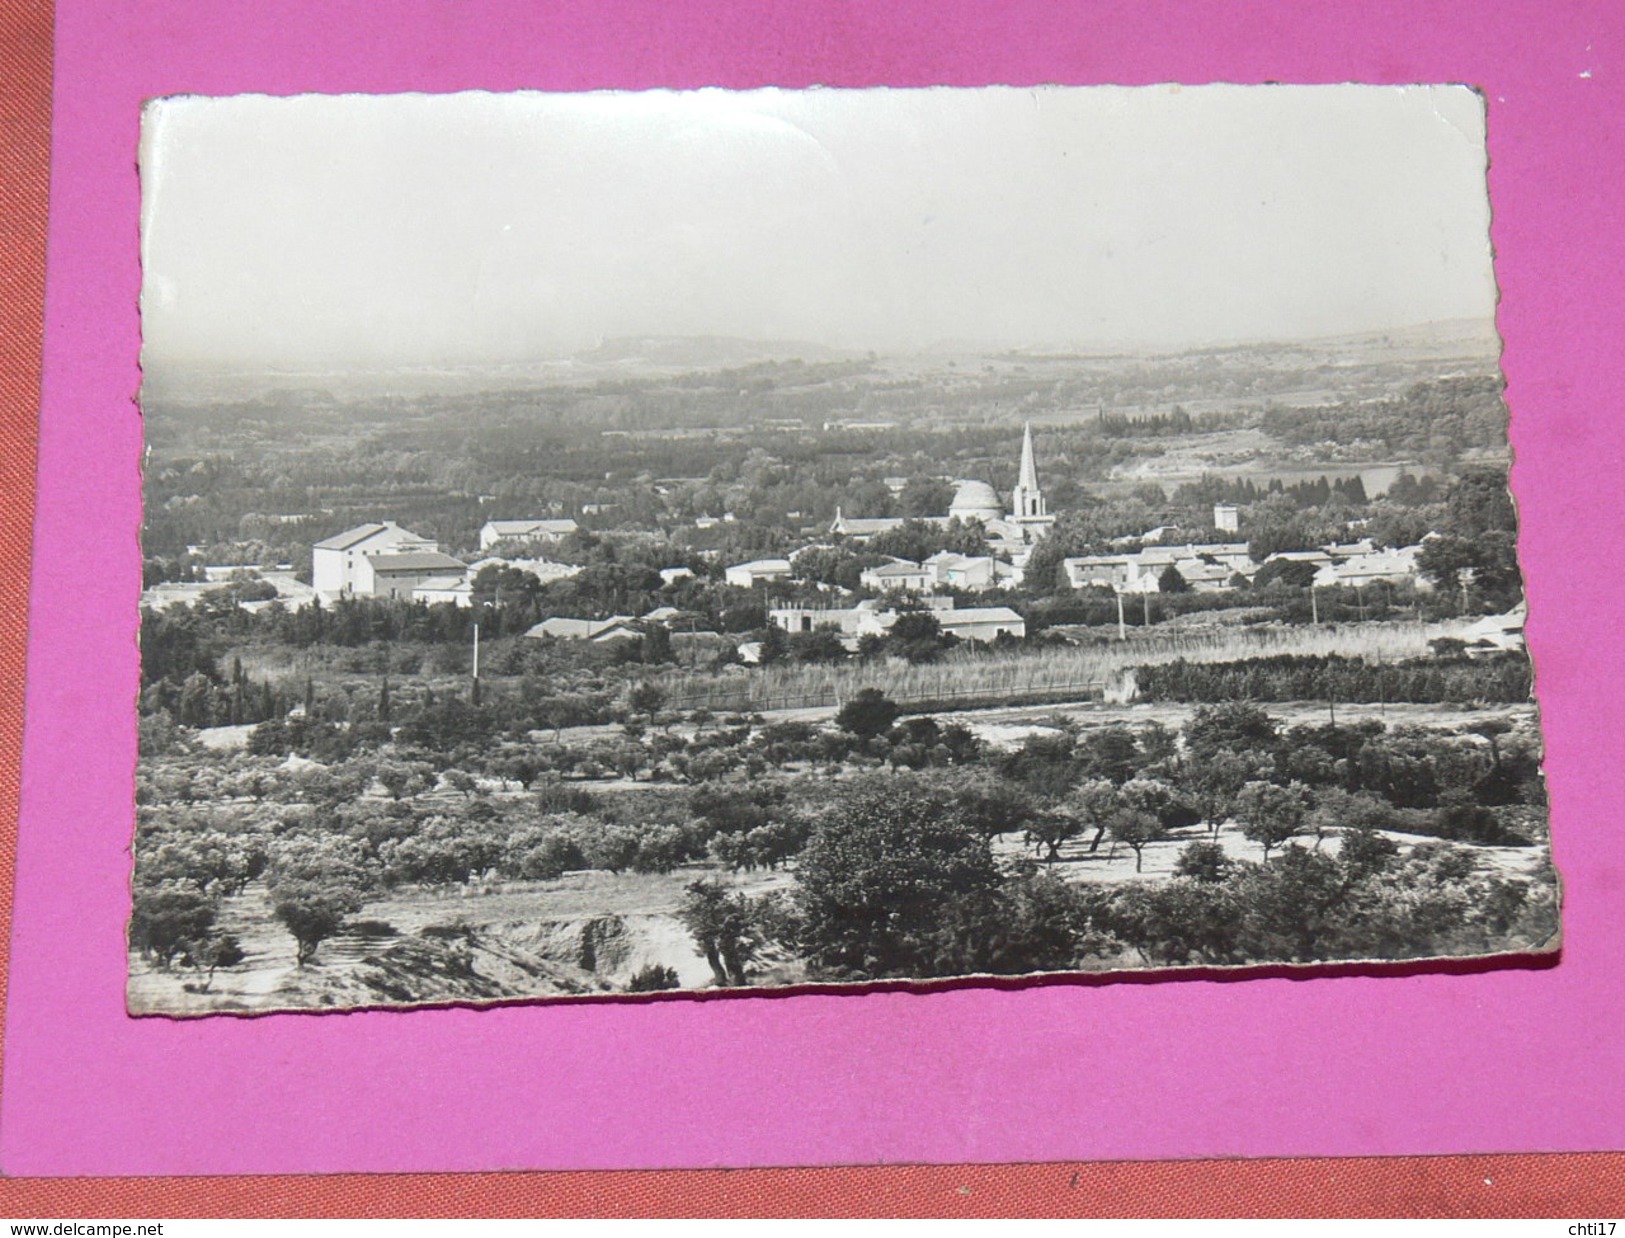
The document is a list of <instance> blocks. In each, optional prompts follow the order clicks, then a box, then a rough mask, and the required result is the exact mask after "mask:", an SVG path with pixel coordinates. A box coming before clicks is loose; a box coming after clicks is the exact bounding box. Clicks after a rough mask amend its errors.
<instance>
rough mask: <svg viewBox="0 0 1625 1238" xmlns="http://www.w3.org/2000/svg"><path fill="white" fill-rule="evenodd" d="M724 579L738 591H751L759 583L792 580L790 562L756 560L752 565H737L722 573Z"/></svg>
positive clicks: (782, 560)
mask: <svg viewBox="0 0 1625 1238" xmlns="http://www.w3.org/2000/svg"><path fill="white" fill-rule="evenodd" d="M722 578H723V579H724V580H726V581H727V582H728V583H729V584H730V585H733V586H734V587H735V588H736V589H749V588H750V587H751V586H753V585H755V584H758V583H766V582H768V581H773V580H788V579H789V578H790V560H788V559H755V560H752V561H751V562H750V563H736V564H734V565H733V566H732V567H730V568H727V569H726V570H724V571H723V573H722Z"/></svg>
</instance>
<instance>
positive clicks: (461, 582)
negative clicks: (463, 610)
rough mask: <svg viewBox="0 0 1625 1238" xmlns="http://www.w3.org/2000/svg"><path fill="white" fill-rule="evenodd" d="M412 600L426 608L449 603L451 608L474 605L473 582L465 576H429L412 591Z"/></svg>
mask: <svg viewBox="0 0 1625 1238" xmlns="http://www.w3.org/2000/svg"><path fill="white" fill-rule="evenodd" d="M412 600H413V601H414V602H422V603H424V604H425V605H428V606H437V605H439V604H440V603H442V602H450V603H451V604H452V605H453V606H464V607H467V606H472V605H474V582H473V581H472V580H470V579H469V578H468V577H466V576H431V577H429V579H428V580H426V581H424V582H423V583H422V584H421V585H419V586H418V587H417V588H416V589H414V590H412Z"/></svg>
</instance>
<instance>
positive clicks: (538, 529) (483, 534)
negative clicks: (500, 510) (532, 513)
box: [480, 518, 577, 550]
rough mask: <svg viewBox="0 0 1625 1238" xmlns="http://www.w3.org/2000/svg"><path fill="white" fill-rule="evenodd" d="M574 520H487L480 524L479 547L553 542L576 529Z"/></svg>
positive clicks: (483, 548) (487, 547)
mask: <svg viewBox="0 0 1625 1238" xmlns="http://www.w3.org/2000/svg"><path fill="white" fill-rule="evenodd" d="M576 528H577V526H576V522H575V521H574V520H570V519H568V518H566V519H563V520H487V521H486V522H485V523H484V524H483V525H482V526H480V549H481V550H489V549H490V548H491V547H492V546H495V545H496V544H497V543H498V542H553V541H557V540H558V539H559V538H561V537H568V536H569V535H570V534H571V533H574V532H575V531H576Z"/></svg>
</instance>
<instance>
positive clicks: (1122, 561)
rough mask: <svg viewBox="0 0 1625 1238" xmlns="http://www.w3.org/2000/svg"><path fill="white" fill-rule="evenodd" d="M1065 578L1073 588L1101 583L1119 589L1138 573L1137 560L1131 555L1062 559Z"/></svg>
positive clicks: (1083, 556)
mask: <svg viewBox="0 0 1625 1238" xmlns="http://www.w3.org/2000/svg"><path fill="white" fill-rule="evenodd" d="M1061 566H1062V567H1064V568H1065V569H1066V580H1067V583H1068V584H1069V585H1071V586H1072V587H1073V588H1074V589H1087V588H1089V587H1090V586H1092V585H1101V586H1104V587H1106V588H1108V589H1121V588H1123V587H1124V586H1126V585H1128V584H1129V583H1130V582H1131V581H1133V580H1136V579H1138V577H1139V575H1140V568H1139V560H1138V559H1137V558H1136V557H1135V556H1133V555H1082V556H1079V557H1078V558H1074V559H1063V560H1062V561H1061Z"/></svg>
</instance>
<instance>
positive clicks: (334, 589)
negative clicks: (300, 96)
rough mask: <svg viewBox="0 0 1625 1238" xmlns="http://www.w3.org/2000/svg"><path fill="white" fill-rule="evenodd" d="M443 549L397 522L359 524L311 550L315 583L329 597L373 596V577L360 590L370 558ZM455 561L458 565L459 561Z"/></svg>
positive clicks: (325, 539) (316, 588)
mask: <svg viewBox="0 0 1625 1238" xmlns="http://www.w3.org/2000/svg"><path fill="white" fill-rule="evenodd" d="M439 549H440V545H439V543H438V542H434V541H431V540H430V539H429V538H426V537H419V536H418V535H417V534H416V533H413V532H412V531H411V530H410V529H403V528H401V526H400V525H398V524H396V523H395V522H394V521H393V520H381V521H375V522H373V523H371V524H361V525H357V526H356V527H355V528H353V529H346V530H345V531H344V532H343V533H335V534H334V535H333V536H332V537H329V538H324V539H323V540H322V541H319V542H317V543H316V545H315V547H314V548H313V549H312V551H311V584H312V586H313V587H314V588H315V590H316V592H317V593H319V594H320V595H321V596H323V597H325V598H336V597H340V596H342V595H344V594H354V593H361V594H366V593H370V592H371V588H370V581H371V577H370V575H367V580H368V582H369V583H368V587H367V588H364V589H363V588H359V587H358V583H359V582H360V580H361V579H362V576H363V574H364V573H366V571H367V569H366V566H365V564H366V559H367V556H368V555H378V554H401V553H406V552H409V551H412V552H424V553H433V552H438V551H439ZM452 562H453V563H456V560H452ZM456 566H457V568H458V569H459V570H461V568H462V566H463V565H462V564H461V563H456Z"/></svg>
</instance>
